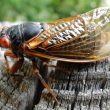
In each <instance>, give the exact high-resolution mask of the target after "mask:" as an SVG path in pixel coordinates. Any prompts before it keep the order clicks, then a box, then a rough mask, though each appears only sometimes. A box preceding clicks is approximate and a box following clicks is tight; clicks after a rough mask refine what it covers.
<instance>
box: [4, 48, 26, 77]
mask: <svg viewBox="0 0 110 110" xmlns="http://www.w3.org/2000/svg"><path fill="white" fill-rule="evenodd" d="M7 56H8V57H11V58H16V59H17V61H16V62H15V63H14V64H13V66H12V67H11V68H10V67H9V63H8V59H7ZM4 57H5V60H6V69H7V70H8V72H9V74H10V75H13V74H14V73H15V72H17V70H18V69H20V68H21V67H22V64H23V62H24V59H23V58H18V57H17V56H16V55H15V54H14V53H13V52H12V51H11V50H8V51H6V52H5V53H4Z"/></svg>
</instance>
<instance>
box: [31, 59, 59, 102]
mask: <svg viewBox="0 0 110 110" xmlns="http://www.w3.org/2000/svg"><path fill="white" fill-rule="evenodd" d="M32 63H33V72H34V74H35V75H36V76H37V77H38V78H39V79H40V81H41V83H42V85H43V86H44V87H45V88H46V89H47V90H48V92H49V93H50V94H51V95H52V97H53V98H54V100H55V102H56V103H57V104H59V102H58V100H57V98H56V94H54V92H53V91H52V89H51V87H50V86H49V85H48V84H47V83H46V81H45V80H44V78H43V77H42V75H41V74H40V73H39V69H38V67H37V65H36V63H35V62H34V61H32Z"/></svg>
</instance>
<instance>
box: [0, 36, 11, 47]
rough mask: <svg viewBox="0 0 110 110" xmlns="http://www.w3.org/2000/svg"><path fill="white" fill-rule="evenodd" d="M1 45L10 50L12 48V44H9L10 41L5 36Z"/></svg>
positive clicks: (0, 42)
mask: <svg viewBox="0 0 110 110" xmlns="http://www.w3.org/2000/svg"><path fill="white" fill-rule="evenodd" d="M0 44H1V46H2V47H4V48H9V47H10V42H9V39H8V38H7V36H4V37H3V38H2V39H1V41H0Z"/></svg>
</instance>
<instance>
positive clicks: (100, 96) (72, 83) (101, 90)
mask: <svg viewBox="0 0 110 110" xmlns="http://www.w3.org/2000/svg"><path fill="white" fill-rule="evenodd" d="M109 65H110V62H109V60H104V61H100V62H96V63H86V64H75V63H67V62H58V63H57V67H56V69H55V71H53V72H52V73H51V74H50V76H49V81H50V84H51V86H52V89H53V90H54V92H55V93H57V95H58V99H59V102H60V105H58V106H54V103H52V102H53V101H52V99H51V97H50V95H49V94H48V91H46V90H45V89H44V91H43V96H42V98H41V101H40V103H39V104H38V105H36V107H35V109H34V110H47V109H52V108H54V109H57V110H109V108H110V80H109V79H110V78H109V76H110V67H109Z"/></svg>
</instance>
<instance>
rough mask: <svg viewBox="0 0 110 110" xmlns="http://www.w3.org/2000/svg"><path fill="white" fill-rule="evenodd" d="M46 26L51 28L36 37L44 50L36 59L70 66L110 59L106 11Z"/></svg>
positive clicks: (109, 26) (109, 12) (109, 24)
mask: <svg viewBox="0 0 110 110" xmlns="http://www.w3.org/2000/svg"><path fill="white" fill-rule="evenodd" d="M49 25H50V27H51V28H49V29H48V30H47V31H44V33H41V34H40V35H39V36H38V39H43V40H42V42H40V43H39V45H38V48H43V49H44V50H45V51H42V52H41V53H39V55H38V56H41V57H45V58H47V57H48V58H50V59H51V58H52V59H56V60H63V61H70V62H89V61H95V60H96V61H97V60H100V59H103V58H106V57H108V56H109V55H110V9H109V8H98V9H95V10H92V11H90V12H87V13H85V14H82V15H80V16H77V17H73V19H72V17H71V18H67V19H64V20H63V19H62V20H59V21H58V20H57V21H55V22H51V23H49ZM44 38H45V40H44ZM31 43H32V42H30V44H31Z"/></svg>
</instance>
